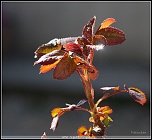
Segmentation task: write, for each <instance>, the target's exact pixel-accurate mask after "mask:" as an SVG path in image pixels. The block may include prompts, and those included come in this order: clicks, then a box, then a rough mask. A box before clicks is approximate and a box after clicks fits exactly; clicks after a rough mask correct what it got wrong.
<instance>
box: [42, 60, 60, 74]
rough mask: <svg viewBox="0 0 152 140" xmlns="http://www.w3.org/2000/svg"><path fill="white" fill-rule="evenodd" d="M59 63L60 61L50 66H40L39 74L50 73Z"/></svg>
mask: <svg viewBox="0 0 152 140" xmlns="http://www.w3.org/2000/svg"><path fill="white" fill-rule="evenodd" d="M59 62H60V59H59V60H57V61H56V62H54V63H53V64H50V65H41V68H40V73H46V72H48V71H50V70H51V69H53V68H55V67H56V65H57V64H58V63H59Z"/></svg>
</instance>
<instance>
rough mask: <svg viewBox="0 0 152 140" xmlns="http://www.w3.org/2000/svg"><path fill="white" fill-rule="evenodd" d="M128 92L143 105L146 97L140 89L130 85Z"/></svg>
mask: <svg viewBox="0 0 152 140" xmlns="http://www.w3.org/2000/svg"><path fill="white" fill-rule="evenodd" d="M128 93H129V94H130V96H131V97H132V98H133V99H134V100H135V101H136V102H138V103H140V104H141V105H144V104H145V103H146V100H147V99H146V96H145V93H144V92H142V91H141V90H140V89H138V88H135V87H130V88H128Z"/></svg>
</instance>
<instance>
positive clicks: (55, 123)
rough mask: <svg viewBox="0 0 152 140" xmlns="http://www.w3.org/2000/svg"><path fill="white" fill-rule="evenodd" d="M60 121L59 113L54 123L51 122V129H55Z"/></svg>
mask: <svg viewBox="0 0 152 140" xmlns="http://www.w3.org/2000/svg"><path fill="white" fill-rule="evenodd" d="M58 121H59V116H58V115H57V116H56V117H54V118H53V120H52V123H51V127H50V129H51V130H53V131H55V129H56V128H57V126H58Z"/></svg>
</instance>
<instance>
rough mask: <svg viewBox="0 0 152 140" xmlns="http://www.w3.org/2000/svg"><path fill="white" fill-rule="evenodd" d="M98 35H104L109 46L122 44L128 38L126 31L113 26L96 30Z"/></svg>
mask: <svg viewBox="0 0 152 140" xmlns="http://www.w3.org/2000/svg"><path fill="white" fill-rule="evenodd" d="M96 35H103V36H104V37H105V38H106V40H107V45H109V46H113V45H117V44H121V43H122V42H124V41H125V40H126V39H125V34H124V32H123V31H121V30H119V29H116V28H113V27H107V28H102V29H100V30H98V31H97V32H96Z"/></svg>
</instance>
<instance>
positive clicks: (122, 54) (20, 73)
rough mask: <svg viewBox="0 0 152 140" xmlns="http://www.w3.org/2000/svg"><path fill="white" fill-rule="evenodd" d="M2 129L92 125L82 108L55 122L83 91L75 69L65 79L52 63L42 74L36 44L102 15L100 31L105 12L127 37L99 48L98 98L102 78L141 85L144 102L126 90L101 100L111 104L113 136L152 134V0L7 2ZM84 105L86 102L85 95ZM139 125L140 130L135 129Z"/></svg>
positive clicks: (64, 129)
mask: <svg viewBox="0 0 152 140" xmlns="http://www.w3.org/2000/svg"><path fill="white" fill-rule="evenodd" d="M1 6H2V21H1V23H2V24H1V25H2V111H1V116H2V128H1V130H2V134H1V135H2V136H10V137H13V136H14V137H16V136H38V137H40V136H41V135H42V134H43V132H46V134H47V135H48V136H69V135H70V136H76V135H77V129H78V128H79V127H80V126H82V125H85V126H86V127H87V128H89V127H90V125H91V123H90V122H89V121H88V118H89V117H90V115H89V114H88V113H87V112H83V111H74V112H68V113H66V114H64V115H63V116H62V117H61V118H60V120H59V125H58V127H57V129H56V131H55V132H52V131H51V130H50V124H51V121H52V117H51V116H50V112H51V110H52V109H53V108H55V107H65V103H69V104H73V103H74V104H77V103H78V102H79V101H80V100H81V99H84V98H85V94H84V91H83V86H82V83H81V82H80V78H79V77H78V74H77V73H74V74H73V75H71V77H69V78H67V79H66V80H64V81H58V80H55V79H53V77H52V71H50V72H48V73H45V74H39V68H40V65H36V66H33V63H34V62H35V61H36V59H34V51H35V50H36V49H37V48H38V47H39V46H40V45H42V44H44V43H47V42H49V41H50V40H51V39H54V38H63V37H74V36H75V37H76V36H79V35H81V33H82V29H83V27H84V25H85V24H86V23H87V22H88V21H89V20H90V19H91V18H92V17H93V16H96V24H95V31H96V29H97V28H98V27H99V25H100V23H101V22H102V21H103V20H105V19H106V18H109V17H112V18H114V19H116V21H117V22H116V23H114V24H112V26H113V27H116V28H118V29H120V30H123V31H124V32H125V34H126V41H125V42H124V43H122V44H121V45H116V46H112V47H109V46H106V47H105V48H104V49H103V50H101V51H98V52H96V53H95V58H94V65H95V66H96V67H97V69H98V70H99V76H98V78H97V79H96V80H95V81H92V85H93V87H94V89H95V101H97V99H98V98H100V97H102V95H103V94H102V93H101V91H100V88H101V87H104V86H120V87H121V88H123V85H124V84H126V85H127V87H130V86H133V87H138V88H139V89H141V90H142V91H143V92H145V94H146V96H147V103H146V104H145V105H144V106H142V105H140V104H138V103H137V102H135V101H134V100H133V99H132V97H131V96H129V95H128V94H127V93H120V94H118V95H115V96H114V97H111V98H109V99H107V100H105V101H103V103H101V104H100V105H101V106H103V105H108V106H110V107H111V108H112V109H113V113H112V114H111V115H110V116H111V118H112V119H113V122H112V123H111V125H110V127H109V128H108V129H107V135H108V136H124V137H125V136H126V137H129V136H131V137H133V136H140V137H142V136H145V137H147V136H150V99H149V98H150V94H151V93H150V92H151V89H150V2H2V3H1ZM83 107H86V108H88V105H87V103H86V104H84V105H83ZM133 132H135V133H134V134H133Z"/></svg>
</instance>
